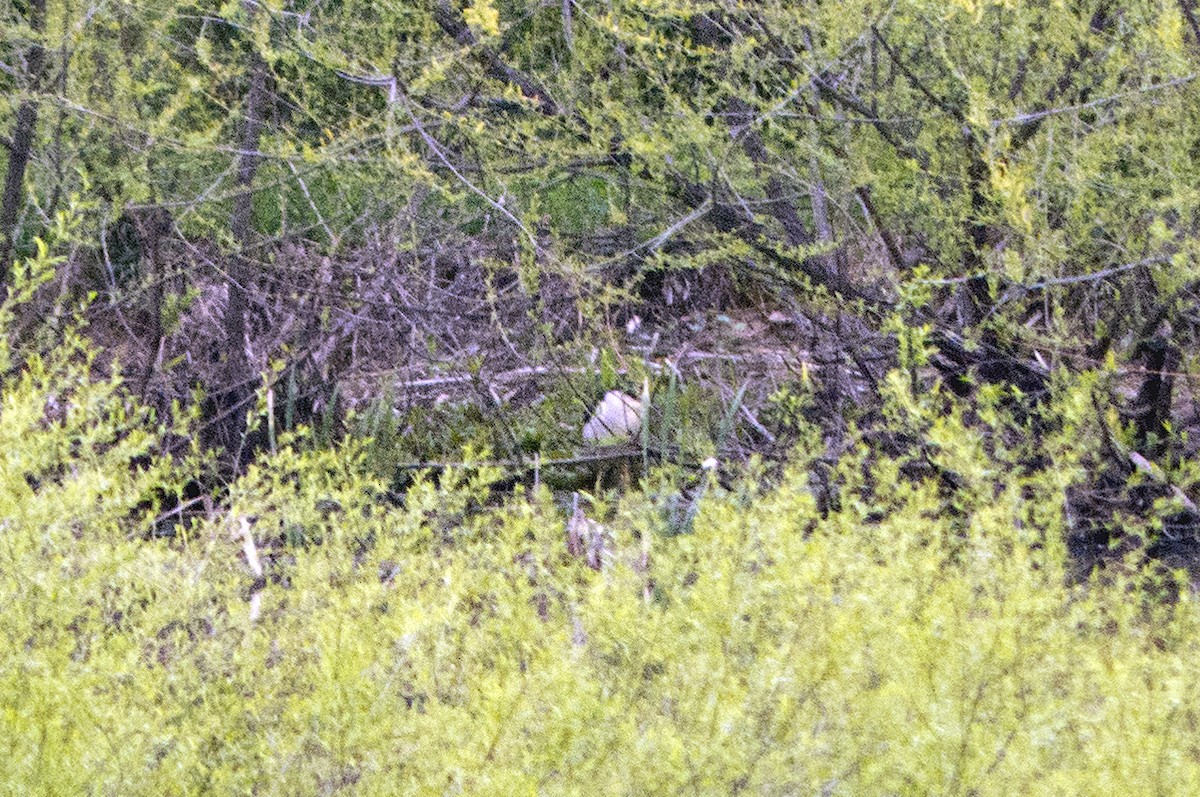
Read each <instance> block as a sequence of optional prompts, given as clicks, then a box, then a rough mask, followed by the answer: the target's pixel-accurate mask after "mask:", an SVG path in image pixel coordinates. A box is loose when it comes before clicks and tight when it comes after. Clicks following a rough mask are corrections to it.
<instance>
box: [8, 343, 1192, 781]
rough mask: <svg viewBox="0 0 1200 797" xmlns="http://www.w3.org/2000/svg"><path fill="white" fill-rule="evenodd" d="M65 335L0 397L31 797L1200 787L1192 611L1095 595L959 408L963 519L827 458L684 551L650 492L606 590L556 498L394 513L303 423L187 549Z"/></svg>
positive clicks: (430, 486)
mask: <svg viewBox="0 0 1200 797" xmlns="http://www.w3.org/2000/svg"><path fill="white" fill-rule="evenodd" d="M70 340H75V341H76V342H75V343H74V344H71V345H69V346H67V347H64V348H63V349H61V350H59V351H58V352H56V353H55V354H54V355H53V356H50V357H48V358H36V357H35V358H32V359H30V360H29V361H28V362H27V363H26V365H25V367H24V369H23V370H22V371H21V372H20V374H19V375H17V376H13V377H9V378H7V379H6V381H5V382H4V383H3V387H2V394H0V401H2V406H3V408H4V409H3V412H2V413H0V451H3V452H4V453H3V457H4V467H3V468H2V469H0V517H3V518H4V520H3V523H2V525H0V540H2V541H3V544H2V545H0V599H2V600H3V601H4V605H5V612H4V613H3V615H0V633H3V634H4V636H5V638H7V639H10V640H13V642H14V643H15V644H11V645H8V646H5V647H4V648H3V650H0V739H2V740H3V741H2V742H0V744H3V752H4V757H5V767H4V768H3V769H2V770H0V791H5V792H13V793H23V794H62V793H79V792H88V791H98V792H113V793H121V794H130V795H136V794H154V795H161V794H200V793H251V792H253V793H260V794H295V793H337V792H341V793H347V794H377V793H378V794H383V793H395V792H397V791H400V792H404V793H426V792H430V793H433V792H436V793H444V792H446V791H453V792H459V793H505V794H511V793H539V794H583V793H587V794H596V793H600V794H644V793H654V794H659V793H674V792H679V791H684V792H699V793H730V792H736V791H746V792H748V793H769V794H784V793H815V792H824V793H828V794H847V795H851V794H864V793H865V794H886V793H907V794H930V793H949V794H979V795H991V794H995V795H1008V794H1014V793H1021V794H1047V795H1050V794H1055V795H1056V794H1062V793H1084V794H1092V793H1102V792H1103V793H1122V794H1139V793H1167V794H1192V793H1195V790H1196V788H1197V787H1198V786H1200V766H1197V764H1196V759H1195V756H1193V755H1192V754H1191V747H1190V745H1191V741H1190V740H1191V739H1192V738H1194V736H1195V733H1196V725H1197V722H1198V721H1200V686H1197V683H1196V680H1195V678H1194V677H1192V667H1191V662H1192V661H1194V659H1195V657H1196V655H1197V654H1200V649H1198V646H1200V642H1198V640H1200V635H1198V633H1197V632H1200V623H1198V621H1200V616H1198V615H1197V612H1196V607H1195V605H1194V601H1193V600H1192V598H1191V596H1190V594H1189V593H1186V592H1185V593H1181V594H1178V595H1175V594H1173V593H1172V592H1171V591H1170V589H1169V585H1160V586H1159V587H1156V589H1159V590H1160V592H1161V590H1162V589H1163V587H1167V592H1166V594H1168V595H1169V596H1170V597H1171V598H1172V601H1171V602H1169V603H1166V604H1162V603H1156V602H1150V601H1142V602H1139V601H1136V600H1130V597H1131V595H1136V594H1137V590H1138V589H1140V587H1138V586H1137V584H1134V583H1130V584H1126V583H1125V582H1124V580H1123V579H1121V578H1120V577H1119V576H1114V577H1113V580H1115V583H1111V584H1107V585H1105V584H1101V583H1098V582H1097V583H1093V584H1089V585H1085V586H1080V587H1072V586H1069V583H1070V580H1069V579H1068V578H1067V563H1066V560H1065V553H1064V551H1063V546H1061V545H1059V544H1054V543H1053V541H1054V540H1056V539H1061V533H1062V524H1063V521H1062V518H1061V513H1060V512H1056V511H1050V512H1047V511H1046V509H1047V507H1049V506H1061V496H1062V485H1061V484H1059V483H1058V482H1057V481H1056V480H1055V478H1054V477H1053V476H1049V475H1040V476H1038V475H1026V476H1019V475H1018V476H1016V477H1013V478H1011V479H1009V480H1007V481H1005V482H1004V483H1003V486H1002V487H1001V488H996V486H995V485H996V484H997V473H996V462H995V460H994V457H995V452H994V451H989V449H988V445H989V444H988V442H987V440H986V438H985V437H984V436H983V435H981V434H980V433H979V432H977V431H973V430H971V429H970V428H968V427H966V426H964V425H963V423H962V421H961V419H960V417H959V415H958V414H957V413H951V414H949V415H942V414H937V413H933V414H928V415H927V414H926V412H927V410H924V409H921V407H920V405H912V406H911V407H910V408H909V409H907V410H905V409H903V408H902V407H900V408H897V409H896V410H895V411H896V412H910V413H916V414H917V415H918V416H919V418H918V420H919V423H918V424H917V425H918V426H925V427H926V428H928V438H927V439H928V440H929V446H930V449H929V450H930V452H931V453H930V457H931V459H932V461H933V462H935V463H936V464H937V466H938V467H941V468H944V469H946V470H952V471H953V472H954V473H955V474H957V480H956V482H955V486H954V488H953V490H952V491H951V493H949V494H947V492H946V484H945V481H944V480H939V479H936V478H930V479H916V480H913V479H906V478H902V477H901V476H900V474H899V470H898V467H899V464H900V463H898V462H896V461H894V460H891V459H888V458H886V457H879V456H875V455H868V453H867V452H866V451H865V450H864V451H863V453H862V455H861V456H854V457H851V458H849V459H847V460H846V461H845V462H844V463H843V464H842V466H841V467H839V469H838V471H839V478H840V479H841V481H842V484H843V489H844V494H845V495H846V497H847V500H844V501H843V502H842V506H843V508H842V509H841V510H840V511H836V512H833V513H831V514H829V515H828V517H826V518H824V519H822V517H821V515H820V513H819V512H818V511H817V506H816V502H815V500H814V499H813V497H812V496H811V495H810V493H809V488H808V467H809V463H808V461H807V457H810V456H815V455H816V453H817V452H819V450H820V446H819V444H814V445H812V446H809V448H812V451H811V452H808V453H805V451H807V448H806V449H805V450H804V451H799V452H798V454H799V459H797V461H796V462H794V463H793V465H792V466H791V467H790V468H789V470H788V472H787V473H786V474H785V476H784V478H783V480H782V482H781V483H780V484H778V486H777V487H775V488H773V489H769V490H763V489H761V488H760V487H759V486H758V482H759V479H760V478H761V474H755V473H750V474H748V477H747V478H746V479H745V480H744V481H741V480H739V481H738V483H736V484H734V485H733V487H732V489H728V490H727V489H723V488H721V487H720V486H719V485H718V484H717V483H716V482H714V481H711V480H710V481H708V482H707V485H708V486H707V488H706V492H705V493H704V494H703V496H704V497H703V499H702V500H699V501H698V502H697V504H696V506H695V508H694V509H695V511H694V513H692V514H690V515H689V516H688V520H689V521H690V533H687V534H682V535H678V534H672V533H671V529H670V528H669V527H666V526H664V525H663V522H662V518H661V515H660V508H659V507H657V506H655V504H654V502H653V501H647V500H646V499H644V498H641V497H639V496H637V495H632V496H630V497H629V498H628V499H626V500H624V501H622V502H621V503H620V504H619V505H618V506H617V507H616V508H615V511H614V512H612V514H611V516H604V515H601V516H600V517H599V518H598V519H599V520H600V521H601V522H602V523H603V524H604V525H603V526H595V527H594V528H595V529H596V532H595V533H597V534H599V535H600V537H599V539H602V540H603V541H604V542H603V551H602V562H603V564H602V566H601V568H600V569H599V570H593V569H591V568H589V567H588V566H587V565H586V564H585V563H584V562H583V560H581V559H575V558H572V557H571V556H570V555H569V554H568V552H567V548H566V545H565V539H564V537H565V535H564V523H565V520H566V519H565V517H564V516H563V514H562V513H561V512H560V511H559V510H558V509H557V508H556V507H555V505H554V504H553V503H552V501H551V499H550V497H549V495H548V494H547V493H545V492H543V491H538V492H535V493H532V494H528V495H527V494H523V493H520V492H518V493H517V494H516V495H514V496H512V497H511V498H510V499H509V500H507V501H504V502H503V503H502V504H497V503H496V502H495V501H493V500H492V499H491V498H490V495H489V493H490V485H491V484H493V483H494V482H495V480H496V479H497V478H498V477H499V475H500V474H499V472H498V471H496V470H495V469H490V468H486V467H469V468H466V469H450V470H447V471H445V472H444V473H443V474H442V475H441V477H440V479H439V481H438V483H437V484H435V483H433V482H432V481H430V480H428V479H424V478H418V479H417V480H416V481H415V482H414V483H413V484H412V485H411V486H410V487H409V488H408V490H407V491H406V492H405V494H404V496H403V501H402V503H400V504H394V503H391V502H388V501H386V500H384V499H383V498H382V496H383V494H384V489H385V487H386V485H385V484H384V483H383V482H382V481H381V480H380V479H379V478H378V477H377V476H376V475H374V474H373V467H372V463H371V462H370V461H369V457H368V451H369V449H367V448H366V447H365V446H364V445H363V444H361V443H354V442H350V443H346V444H344V445H343V446H341V447H339V448H336V449H328V448H323V447H313V446H310V445H308V444H307V443H305V440H304V437H303V432H300V433H299V436H297V435H291V436H288V435H284V436H283V437H281V439H280V440H279V445H278V452H277V453H276V454H275V455H273V456H268V457H265V458H263V459H261V460H260V461H259V462H257V463H256V464H255V465H254V466H252V467H251V468H250V469H249V471H248V472H247V474H246V475H245V476H244V477H242V478H241V479H240V480H238V481H237V482H236V483H235V484H233V485H232V486H231V488H230V499H229V500H230V506H229V510H228V513H227V514H223V515H218V516H214V517H213V518H211V519H210V520H209V521H207V522H205V523H203V524H200V525H198V526H194V527H192V528H190V529H188V530H186V532H185V533H184V534H182V535H180V536H178V537H177V538H176V539H175V540H173V541H172V542H170V543H169V544H168V543H165V542H163V541H161V540H152V539H148V538H146V536H145V535H144V534H141V533H139V532H140V530H141V529H142V528H143V527H144V523H145V520H144V517H143V515H142V514H141V513H140V512H139V510H138V507H139V506H141V504H142V502H143V501H144V500H145V499H146V496H147V495H148V494H149V493H151V492H152V491H153V490H155V489H156V488H157V487H159V486H161V485H162V484H164V483H168V482H169V468H168V466H167V465H166V464H165V463H162V462H159V461H157V460H154V458H153V457H152V456H151V457H150V459H149V460H148V461H149V462H150V463H151V464H150V465H148V466H132V465H131V464H130V463H131V461H133V460H138V461H147V460H145V459H144V458H145V457H146V456H147V455H149V454H151V453H152V452H153V449H154V442H155V440H156V439H157V434H158V430H157V429H156V428H155V427H154V426H153V424H152V423H151V420H150V419H149V417H148V416H147V414H146V413H145V411H143V410H139V409H138V408H137V407H136V406H135V405H134V404H132V403H131V402H130V401H129V400H128V399H127V398H125V397H124V396H123V394H122V392H121V390H120V387H119V384H118V383H116V382H100V383H97V382H93V381H91V380H90V379H89V378H88V374H89V369H88V357H87V354H86V347H84V346H83V345H82V344H81V343H79V342H78V339H75V338H71V339H69V341H70ZM69 341H68V342H69ZM897 384H898V386H900V387H902V386H903V385H904V380H903V379H901V380H899V381H898V383H897ZM1069 398H1070V397H1066V399H1067V400H1069ZM931 411H932V408H931V410H930V411H929V412H931ZM1052 448H1053V446H1052ZM1050 453H1051V454H1052V455H1054V456H1057V455H1056V454H1054V451H1053V450H1052V451H1051V452H1050ZM1054 499H1057V500H1054ZM247 529H248V530H249V534H250V537H251V539H252V540H253V548H254V551H255V557H256V558H257V559H258V560H259V561H260V562H262V564H263V566H264V568H265V577H264V578H263V579H261V580H258V579H256V577H255V576H254V574H253V573H252V572H251V571H250V569H249V568H248V566H247V561H248V560H247V559H245V558H244V553H243V552H244V551H245V549H246V542H245V539H244V536H243V534H244V532H245V530H247ZM231 535H232V536H231ZM255 603H257V604H258V607H257V608H254V604H255Z"/></svg>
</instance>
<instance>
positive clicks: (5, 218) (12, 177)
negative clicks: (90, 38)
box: [0, 0, 46, 293]
mask: <svg viewBox="0 0 1200 797" xmlns="http://www.w3.org/2000/svg"><path fill="white" fill-rule="evenodd" d="M29 27H30V28H32V29H33V31H34V33H36V34H41V33H42V31H44V30H45V28H46V0H30V3H29ZM45 58H46V51H45V49H44V48H43V47H42V45H41V42H34V43H33V45H32V46H30V48H29V50H28V52H27V53H26V56H25V59H26V61H25V63H26V79H27V80H28V84H27V91H28V92H29V93H30V94H35V93H37V91H38V90H39V89H40V88H41V82H42V71H43V67H44V65H45V63H44V62H45ZM37 117H38V106H37V99H36V98H35V97H27V98H26V99H25V100H23V101H22V102H21V104H20V106H18V108H17V121H16V125H15V126H14V127H13V134H12V142H11V146H10V148H9V153H8V172H7V174H5V176H4V190H3V193H0V293H2V292H3V290H4V289H5V288H6V287H7V286H8V284H9V283H10V282H11V280H12V258H13V255H14V253H15V250H16V243H17V218H18V216H19V215H20V212H21V205H22V204H23V200H24V193H25V192H24V187H25V169H26V167H27V166H28V165H29V157H30V155H31V154H32V153H33V140H34V134H35V133H36V132H37Z"/></svg>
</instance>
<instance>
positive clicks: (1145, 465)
mask: <svg viewBox="0 0 1200 797" xmlns="http://www.w3.org/2000/svg"><path fill="white" fill-rule="evenodd" d="M1129 461H1130V462H1132V463H1133V466H1134V467H1135V468H1137V469H1138V470H1139V471H1140V472H1142V473H1144V474H1146V475H1147V476H1149V477H1150V478H1151V479H1153V480H1154V481H1156V482H1158V483H1159V484H1165V485H1166V486H1167V487H1169V488H1171V495H1173V496H1175V498H1176V499H1178V501H1179V503H1181V504H1183V505H1184V507H1185V508H1187V509H1188V510H1189V511H1190V512H1193V513H1195V514H1197V515H1200V507H1197V506H1196V502H1195V501H1193V500H1192V499H1191V498H1188V496H1187V493H1185V492H1184V491H1183V490H1181V489H1180V488H1179V487H1178V486H1176V485H1174V484H1171V482H1170V480H1169V479H1168V478H1167V474H1166V473H1165V472H1164V471H1163V469H1162V468H1160V467H1159V466H1158V465H1155V464H1154V463H1153V462H1151V461H1150V460H1148V459H1146V458H1145V457H1144V456H1142V455H1141V454H1139V453H1138V452H1136V451H1130V452H1129Z"/></svg>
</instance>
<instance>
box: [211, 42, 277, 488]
mask: <svg viewBox="0 0 1200 797" xmlns="http://www.w3.org/2000/svg"><path fill="white" fill-rule="evenodd" d="M266 104H267V64H266V61H264V60H263V58H262V56H261V55H260V54H259V53H257V52H255V53H254V54H253V55H252V56H251V57H250V86H249V89H248V90H247V92H246V104H245V110H244V111H243V114H242V137H241V143H240V150H241V151H240V152H239V154H238V160H237V181H236V186H237V193H236V194H235V196H234V199H233V213H232V214H231V216H230V219H229V230H230V232H231V233H233V239H234V241H235V242H236V245H237V252H236V253H235V254H234V256H233V257H232V258H230V262H229V266H228V287H229V301H228V304H227V306H226V308H225V368H224V385H223V388H224V392H223V395H222V396H221V400H219V401H218V402H217V407H218V412H219V414H220V416H221V417H222V418H223V421H222V423H221V426H222V429H223V434H222V435H221V436H222V438H223V439H222V441H221V442H222V443H223V444H224V445H225V448H226V451H227V453H229V454H230V455H231V458H232V460H233V461H234V462H235V463H236V464H237V466H238V467H239V469H240V467H241V466H243V465H245V464H246V460H247V458H248V455H249V453H250V452H249V451H247V450H246V446H245V437H246V408H247V406H248V404H249V402H250V400H251V399H252V398H253V395H254V380H253V378H252V375H251V374H250V365H249V362H248V360H247V358H246V286H247V284H248V282H249V278H250V275H251V274H252V271H253V264H252V263H251V261H250V259H249V258H248V257H247V255H246V252H247V251H248V250H249V249H250V247H251V246H252V245H253V243H254V241H253V236H254V230H253V224H252V215H253V199H254V176H255V174H256V173H257V171H258V165H259V162H260V161H261V158H260V157H259V155H258V154H257V153H258V147H259V141H260V140H261V138H262V128H263V119H264V116H265V112H266Z"/></svg>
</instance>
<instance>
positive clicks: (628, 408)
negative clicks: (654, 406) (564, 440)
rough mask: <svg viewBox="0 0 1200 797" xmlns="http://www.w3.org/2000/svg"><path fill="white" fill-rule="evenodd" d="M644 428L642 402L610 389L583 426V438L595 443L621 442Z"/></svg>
mask: <svg viewBox="0 0 1200 797" xmlns="http://www.w3.org/2000/svg"><path fill="white" fill-rule="evenodd" d="M641 430H642V402H640V401H638V400H637V399H635V398H634V397H633V396H630V395H628V394H626V393H622V392H621V391H619V390H610V391H608V392H607V393H605V394H604V399H603V400H602V401H601V402H600V405H599V406H598V407H596V411H595V412H594V413H593V414H592V417H591V419H589V420H588V422H587V423H586V424H585V425H584V427H583V439H584V440H585V441H587V442H588V443H591V444H593V445H606V444H612V443H620V442H624V441H625V440H628V439H629V438H631V437H635V436H636V435H637V434H638V433H639V432H641Z"/></svg>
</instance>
